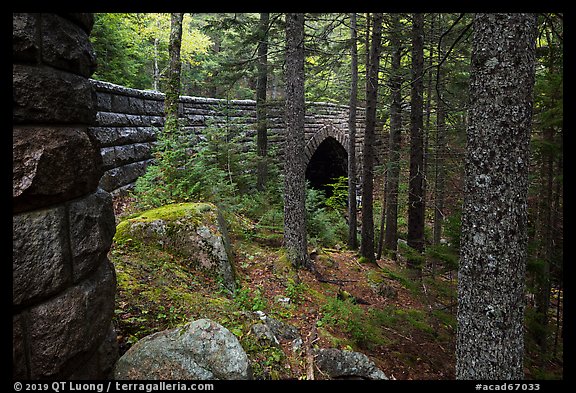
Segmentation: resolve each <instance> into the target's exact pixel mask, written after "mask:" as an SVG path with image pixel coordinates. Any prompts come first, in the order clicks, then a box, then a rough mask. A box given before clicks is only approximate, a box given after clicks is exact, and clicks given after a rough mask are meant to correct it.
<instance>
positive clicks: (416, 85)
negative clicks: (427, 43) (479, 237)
mask: <svg viewBox="0 0 576 393" xmlns="http://www.w3.org/2000/svg"><path fill="white" fill-rule="evenodd" d="M423 66H424V14H414V15H413V18H412V89H411V93H410V100H411V102H410V180H409V193H408V239H407V243H408V246H410V247H412V248H413V249H415V250H416V251H418V252H420V253H421V252H422V251H424V187H423V181H424V143H423V142H424V141H423V116H422V109H423V90H424V83H423V78H422V72H423ZM407 265H408V267H410V268H420V266H419V264H418V262H417V261H416V260H414V259H411V258H409V259H408V261H407Z"/></svg>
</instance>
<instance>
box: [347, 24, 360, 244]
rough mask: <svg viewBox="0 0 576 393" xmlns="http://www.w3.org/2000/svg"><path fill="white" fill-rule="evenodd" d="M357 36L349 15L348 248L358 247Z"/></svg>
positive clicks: (354, 25)
mask: <svg viewBox="0 0 576 393" xmlns="http://www.w3.org/2000/svg"><path fill="white" fill-rule="evenodd" d="M357 39H358V34H357V31H356V13H351V14H350V57H351V62H352V67H351V70H350V71H351V79H352V81H351V84H350V105H349V108H350V109H349V111H350V114H349V117H348V130H349V131H348V133H349V135H348V248H350V249H351V250H355V249H356V248H357V247H358V236H357V233H356V232H357V229H358V228H357V226H358V225H357V222H356V214H357V209H356V107H357V105H358V97H357V95H358V44H357Z"/></svg>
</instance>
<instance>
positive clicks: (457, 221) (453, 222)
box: [444, 210, 462, 252]
mask: <svg viewBox="0 0 576 393" xmlns="http://www.w3.org/2000/svg"><path fill="white" fill-rule="evenodd" d="M461 227H462V211H461V210H456V211H455V212H454V213H452V214H451V215H449V216H448V217H446V218H445V219H444V236H446V238H447V239H448V242H449V244H450V246H451V247H452V248H453V249H454V250H456V251H457V252H458V251H459V250H460V233H461Z"/></svg>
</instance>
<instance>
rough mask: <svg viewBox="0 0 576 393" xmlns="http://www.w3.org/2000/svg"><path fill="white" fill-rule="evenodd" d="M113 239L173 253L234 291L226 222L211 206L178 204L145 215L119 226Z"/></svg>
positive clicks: (130, 219)
mask: <svg viewBox="0 0 576 393" xmlns="http://www.w3.org/2000/svg"><path fill="white" fill-rule="evenodd" d="M114 239H115V241H116V243H120V244H122V243H124V244H126V243H127V242H130V243H132V244H135V245H138V244H146V246H152V247H159V248H161V249H164V250H168V251H170V252H173V253H174V254H176V255H178V257H179V258H182V259H184V260H185V261H186V263H188V264H189V265H190V267H192V268H194V269H197V270H200V271H203V272H206V273H208V274H209V275H211V276H213V277H214V278H215V279H216V280H218V281H219V282H221V283H222V285H223V286H224V288H226V289H228V290H230V291H231V292H234V291H235V290H236V280H235V272H234V268H233V265H232V263H231V262H232V252H231V247H230V240H229V238H228V234H227V228H226V222H225V221H224V219H223V217H222V215H221V214H220V212H219V211H218V209H217V208H216V206H215V205H213V204H210V203H178V204H173V205H167V206H163V207H160V208H157V209H152V210H148V211H145V212H143V213H141V214H140V215H138V216H136V217H132V218H129V219H127V220H124V221H122V222H120V223H119V224H118V226H117V228H116V236H115V238H114Z"/></svg>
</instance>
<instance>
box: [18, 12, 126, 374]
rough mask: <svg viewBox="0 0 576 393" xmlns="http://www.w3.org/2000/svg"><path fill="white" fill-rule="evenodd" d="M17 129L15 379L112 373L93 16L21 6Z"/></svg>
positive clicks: (110, 230) (107, 208)
mask: <svg viewBox="0 0 576 393" xmlns="http://www.w3.org/2000/svg"><path fill="white" fill-rule="evenodd" d="M12 23H13V25H12V26H13V41H12V42H13V68H12V70H13V71H12V72H13V74H12V75H13V117H12V120H13V128H12V152H13V161H12V167H13V174H12V212H13V224H12V229H13V235H12V284H13V285H12V287H13V291H12V325H13V333H12V346H13V349H12V359H13V366H12V377H13V378H14V379H46V378H52V379H69V378H70V379H95V378H105V377H107V376H108V375H109V374H110V372H111V370H112V367H113V365H114V362H115V361H116V359H117V356H118V349H117V342H116V335H115V332H114V329H113V326H112V316H113V311H114V296H115V292H116V277H115V272H114V267H113V266H112V264H111V263H110V262H109V261H108V259H107V256H106V255H107V253H108V251H109V249H110V245H111V242H112V237H113V235H114V231H115V223H114V213H113V210H112V199H111V196H110V194H109V193H108V192H107V191H105V190H103V189H101V188H100V187H99V182H100V178H101V177H102V174H103V167H102V158H101V155H100V149H99V147H98V146H97V145H96V143H95V141H94V140H93V138H92V137H91V135H90V134H89V132H88V127H89V126H90V125H91V124H93V123H94V121H95V117H96V94H95V91H94V89H93V87H92V85H91V83H90V81H89V79H88V78H89V77H90V75H91V74H92V73H93V71H94V69H95V66H96V62H95V60H96V59H95V55H94V51H93V49H92V46H91V44H90V41H89V39H88V37H89V34H90V31H91V29H92V26H93V24H94V19H93V15H92V14H83V13H62V14H36V13H14V14H13V16H12Z"/></svg>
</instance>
